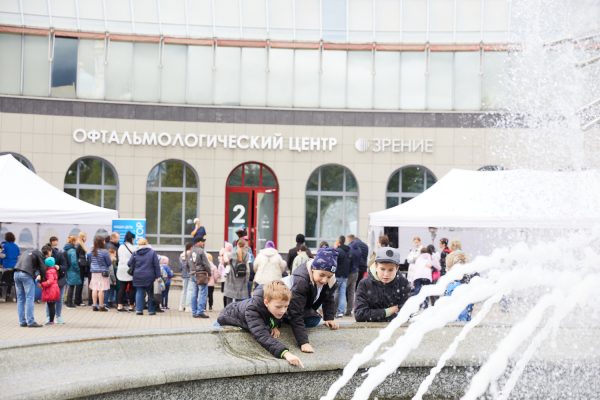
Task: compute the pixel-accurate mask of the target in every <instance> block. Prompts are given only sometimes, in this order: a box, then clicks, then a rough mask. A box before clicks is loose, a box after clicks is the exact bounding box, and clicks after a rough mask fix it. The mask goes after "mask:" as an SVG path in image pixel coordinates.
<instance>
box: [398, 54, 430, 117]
mask: <svg viewBox="0 0 600 400" xmlns="http://www.w3.org/2000/svg"><path fill="white" fill-rule="evenodd" d="M401 68H402V71H401V80H400V90H401V93H400V99H401V104H402V108H403V109H407V110H423V109H425V93H426V92H425V53H417V52H414V53H413V52H405V53H402V64H401Z"/></svg>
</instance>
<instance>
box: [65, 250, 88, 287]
mask: <svg viewBox="0 0 600 400" xmlns="http://www.w3.org/2000/svg"><path fill="white" fill-rule="evenodd" d="M63 250H64V251H63V255H64V257H65V261H66V263H67V285H69V286H78V285H82V284H83V282H81V274H80V271H81V270H80V269H79V263H78V262H77V250H76V249H75V246H73V245H72V244H71V243H67V244H65V247H64V248H63Z"/></svg>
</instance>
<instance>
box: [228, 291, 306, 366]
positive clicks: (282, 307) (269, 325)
mask: <svg viewBox="0 0 600 400" xmlns="http://www.w3.org/2000/svg"><path fill="white" fill-rule="evenodd" d="M291 299H292V292H291V291H290V289H289V288H288V287H287V286H286V285H285V283H283V282H282V281H272V282H269V283H267V284H265V285H261V286H258V287H257V288H256V289H255V290H254V293H253V296H252V298H250V299H246V300H242V301H238V302H235V303H231V304H229V305H228V306H227V307H225V308H224V309H223V310H222V311H221V314H219V318H217V322H218V324H219V325H232V326H239V327H240V328H242V329H245V330H247V331H249V332H250V334H251V335H252V337H254V339H255V340H256V341H257V342H258V343H260V345H261V346H262V347H264V348H265V349H266V350H267V351H269V352H270V353H271V354H273V355H274V356H275V357H277V358H282V359H285V360H287V362H288V363H290V364H291V365H296V366H300V367H302V368H304V365H303V364H302V361H301V360H300V359H299V358H298V357H297V356H295V355H294V354H292V353H290V352H289V349H288V348H287V347H286V346H285V345H284V344H283V343H281V342H280V341H279V340H277V338H279V335H280V332H279V327H280V326H281V319H282V318H283V316H284V315H285V313H286V311H287V309H288V306H289V304H290V301H291Z"/></svg>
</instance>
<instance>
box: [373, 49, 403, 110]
mask: <svg viewBox="0 0 600 400" xmlns="http://www.w3.org/2000/svg"><path fill="white" fill-rule="evenodd" d="M373 79H375V87H374V93H373V95H374V98H373V107H374V108H376V109H392V110H393V109H398V108H400V53H399V52H392V51H378V52H376V53H375V76H374V78H373Z"/></svg>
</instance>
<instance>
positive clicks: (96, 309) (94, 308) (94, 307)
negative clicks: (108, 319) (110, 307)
mask: <svg viewBox="0 0 600 400" xmlns="http://www.w3.org/2000/svg"><path fill="white" fill-rule="evenodd" d="M99 310H100V309H99V308H98V306H93V307H92V311H99Z"/></svg>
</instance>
